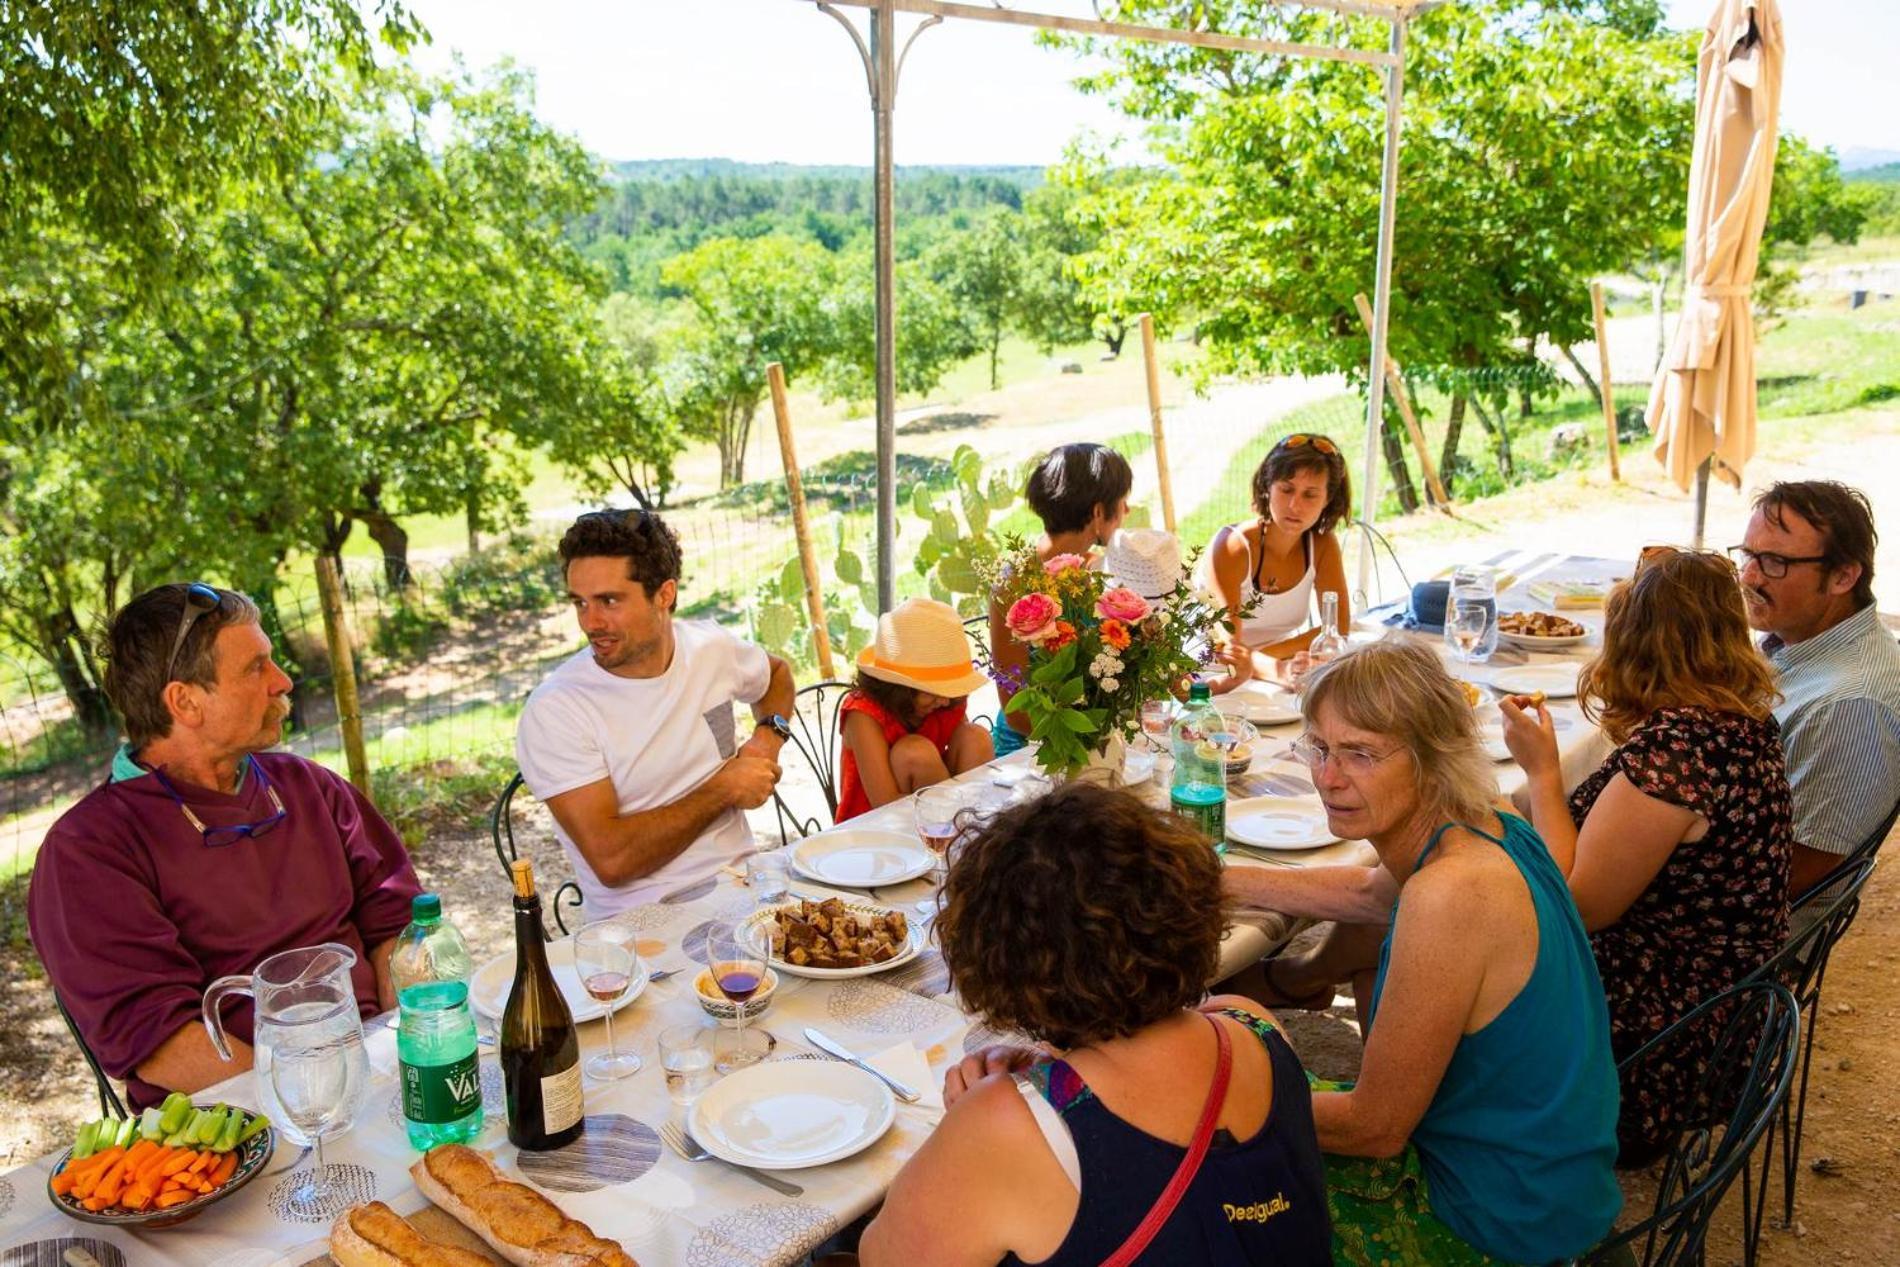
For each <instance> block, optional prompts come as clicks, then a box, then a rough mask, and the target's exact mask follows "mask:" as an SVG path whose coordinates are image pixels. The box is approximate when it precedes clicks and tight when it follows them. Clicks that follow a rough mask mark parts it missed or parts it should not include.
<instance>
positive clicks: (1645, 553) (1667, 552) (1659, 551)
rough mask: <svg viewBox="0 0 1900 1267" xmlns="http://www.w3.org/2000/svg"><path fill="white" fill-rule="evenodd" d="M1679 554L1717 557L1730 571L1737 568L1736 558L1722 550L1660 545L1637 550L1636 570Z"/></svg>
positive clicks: (1707, 557) (1708, 557)
mask: <svg viewBox="0 0 1900 1267" xmlns="http://www.w3.org/2000/svg"><path fill="white" fill-rule="evenodd" d="M1678 554H1693V555H1699V556H1700V557H1702V558H1705V559H1715V560H1718V561H1719V562H1720V563H1722V565H1723V566H1725V567H1726V568H1728V570H1729V571H1731V572H1733V571H1735V570H1736V569H1735V560H1734V559H1731V558H1730V557H1729V556H1728V555H1726V554H1723V553H1722V552H1721V551H1720V550H1690V549H1685V548H1684V547H1682V546H1660V545H1659V546H1644V547H1643V548H1642V549H1641V550H1640V551H1638V552H1637V555H1636V570H1637V571H1638V572H1640V571H1642V570H1643V569H1644V568H1646V567H1648V566H1649V565H1650V564H1652V563H1660V562H1662V561H1663V560H1664V559H1669V558H1674V557H1675V556H1676V555H1678Z"/></svg>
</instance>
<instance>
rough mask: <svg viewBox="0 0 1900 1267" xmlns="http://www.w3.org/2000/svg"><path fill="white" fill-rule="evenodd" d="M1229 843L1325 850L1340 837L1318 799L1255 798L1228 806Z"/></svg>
mask: <svg viewBox="0 0 1900 1267" xmlns="http://www.w3.org/2000/svg"><path fill="white" fill-rule="evenodd" d="M1227 839H1229V840H1231V841H1234V842H1235V843H1237V844H1242V845H1249V846H1251V847H1252V848H1255V849H1324V848H1325V847H1326V846H1327V845H1330V844H1335V843H1337V842H1338V840H1339V837H1338V836H1337V835H1335V834H1334V833H1333V829H1332V828H1331V827H1330V826H1328V825H1327V822H1326V807H1325V806H1323V805H1321V804H1320V803H1319V798H1318V797H1315V796H1254V797H1249V798H1248V799H1246V800H1243V801H1230V802H1228V805H1227Z"/></svg>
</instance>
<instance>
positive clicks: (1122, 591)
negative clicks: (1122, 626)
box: [1095, 585, 1149, 625]
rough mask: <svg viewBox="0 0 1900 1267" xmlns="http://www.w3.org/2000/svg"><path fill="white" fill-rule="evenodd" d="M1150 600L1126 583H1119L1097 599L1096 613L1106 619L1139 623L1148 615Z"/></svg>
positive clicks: (1132, 623)
mask: <svg viewBox="0 0 1900 1267" xmlns="http://www.w3.org/2000/svg"><path fill="white" fill-rule="evenodd" d="M1148 611H1149V607H1148V600H1147V599H1145V598H1143V597H1142V596H1141V595H1139V594H1137V593H1135V591H1133V590H1131V589H1129V588H1128V587H1127V586H1126V585H1117V586H1116V587H1115V588H1114V589H1112V590H1109V591H1108V592H1107V593H1105V594H1103V595H1102V596H1101V597H1100V598H1098V599H1096V600H1095V614H1096V615H1098V616H1100V617H1102V619H1104V620H1120V621H1124V622H1126V623H1128V624H1131V625H1134V624H1139V623H1140V622H1141V621H1143V620H1145V619H1147V617H1148Z"/></svg>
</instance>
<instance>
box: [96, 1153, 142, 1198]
mask: <svg viewBox="0 0 1900 1267" xmlns="http://www.w3.org/2000/svg"><path fill="white" fill-rule="evenodd" d="M132 1157H133V1155H132V1154H131V1153H127V1154H126V1155H125V1156H123V1157H121V1158H119V1160H117V1161H115V1162H113V1163H112V1168H111V1169H110V1170H108V1171H106V1173H105V1174H104V1175H102V1176H101V1177H100V1179H99V1185H98V1187H96V1188H94V1189H93V1190H92V1193H93V1195H94V1196H96V1197H103V1198H105V1200H106V1201H107V1202H112V1201H116V1200H118V1198H119V1193H120V1191H121V1190H122V1189H123V1188H124V1187H125V1180H126V1163H127V1162H129V1161H131V1160H132Z"/></svg>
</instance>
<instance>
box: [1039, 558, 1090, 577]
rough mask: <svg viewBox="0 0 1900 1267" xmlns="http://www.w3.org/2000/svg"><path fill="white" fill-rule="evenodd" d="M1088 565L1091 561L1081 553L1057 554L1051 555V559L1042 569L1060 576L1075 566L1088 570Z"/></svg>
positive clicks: (1051, 574)
mask: <svg viewBox="0 0 1900 1267" xmlns="http://www.w3.org/2000/svg"><path fill="white" fill-rule="evenodd" d="M1088 565H1089V561H1088V560H1087V559H1085V558H1083V557H1082V556H1081V555H1079V554H1057V555H1051V556H1050V558H1049V561H1048V562H1047V563H1045V564H1043V565H1042V570H1043V571H1044V572H1047V573H1048V574H1049V575H1050V576H1059V575H1060V574H1062V573H1064V572H1067V571H1070V570H1071V569H1074V568H1082V569H1085V570H1086V569H1087V567H1088Z"/></svg>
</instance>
